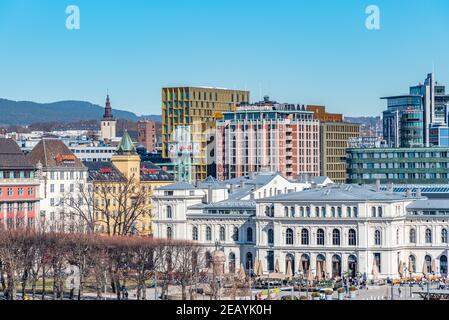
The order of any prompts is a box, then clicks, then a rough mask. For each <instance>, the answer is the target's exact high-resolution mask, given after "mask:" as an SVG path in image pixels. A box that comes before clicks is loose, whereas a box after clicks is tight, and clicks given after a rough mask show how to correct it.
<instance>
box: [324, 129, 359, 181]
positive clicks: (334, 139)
mask: <svg viewBox="0 0 449 320" xmlns="http://www.w3.org/2000/svg"><path fill="white" fill-rule="evenodd" d="M355 137H360V124H356V123H348V122H321V123H320V143H321V146H320V156H321V161H320V162H321V170H320V171H321V175H323V176H328V177H329V178H330V179H331V180H332V181H334V182H335V183H346V178H347V173H346V171H347V170H346V156H347V150H348V140H349V139H351V138H355Z"/></svg>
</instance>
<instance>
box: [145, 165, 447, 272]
mask: <svg viewBox="0 0 449 320" xmlns="http://www.w3.org/2000/svg"><path fill="white" fill-rule="evenodd" d="M154 201H155V203H156V206H157V215H156V217H155V219H154V225H155V227H154V231H155V236H156V237H162V238H165V237H171V238H175V239H183V240H193V241H198V242H199V243H200V244H201V245H203V246H204V250H205V252H206V256H207V257H210V253H211V252H212V251H213V250H215V248H216V246H217V245H219V247H220V248H222V249H223V250H224V253H225V255H226V257H227V261H226V264H225V267H226V271H228V272H232V271H235V270H236V269H238V268H239V265H240V264H243V265H244V266H245V268H246V269H247V270H248V269H252V268H253V266H254V262H255V261H256V260H258V261H260V262H261V263H262V266H263V271H264V272H265V273H269V272H274V271H279V272H282V273H284V272H286V271H287V266H288V265H291V267H292V271H293V272H294V273H295V274H299V273H301V272H302V273H303V274H304V273H305V272H307V271H308V270H309V269H310V270H311V272H312V273H313V274H314V275H316V274H317V272H321V274H322V276H325V275H326V276H328V277H334V276H340V275H342V274H349V275H350V276H355V275H356V274H359V275H361V274H362V275H363V274H365V275H366V276H367V278H373V277H374V276H377V277H378V278H387V277H390V278H397V277H399V268H400V267H399V266H400V265H401V262H402V266H403V271H404V272H406V274H407V275H409V274H410V271H412V274H413V275H418V274H419V275H422V274H423V272H427V273H432V272H434V273H437V274H442V275H444V276H446V275H447V270H448V269H447V256H448V249H449V245H448V230H449V200H441V199H427V198H425V197H422V196H421V195H420V194H419V192H418V193H417V194H412V193H411V192H410V193H407V194H399V193H393V191H381V190H380V189H378V188H376V187H373V186H359V185H338V186H337V185H328V186H315V185H314V186H311V185H305V184H300V183H294V182H290V181H288V180H286V179H285V178H283V177H282V176H280V175H279V174H267V173H262V174H260V175H257V176H254V177H252V178H249V177H246V178H240V179H234V180H228V181H225V182H218V181H216V180H213V179H208V180H206V181H205V182H203V183H202V184H200V185H199V186H198V187H196V188H195V187H193V186H192V185H188V184H183V183H182V184H180V183H178V184H174V185H171V186H166V187H163V188H160V189H159V190H158V191H157V194H156V195H155V199H154ZM288 261H290V264H289V263H288ZM278 267H279V270H275V269H277V268H278ZM424 269H426V270H424Z"/></svg>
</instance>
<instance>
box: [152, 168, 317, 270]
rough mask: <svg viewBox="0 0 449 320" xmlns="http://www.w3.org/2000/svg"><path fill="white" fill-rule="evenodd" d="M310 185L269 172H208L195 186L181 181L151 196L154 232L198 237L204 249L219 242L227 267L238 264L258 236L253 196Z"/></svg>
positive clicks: (174, 236)
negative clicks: (219, 175) (224, 175)
mask: <svg viewBox="0 0 449 320" xmlns="http://www.w3.org/2000/svg"><path fill="white" fill-rule="evenodd" d="M310 186H311V184H310V183H306V182H304V183H303V182H291V181H289V180H287V179H286V178H284V177H283V176H281V175H280V174H277V173H270V172H261V173H259V174H257V175H252V176H246V177H240V178H235V179H231V180H226V181H218V180H216V179H214V178H212V177H209V178H207V179H206V180H204V181H203V182H202V183H200V184H199V185H198V186H197V187H194V186H193V185H191V184H188V183H185V182H179V183H175V184H170V185H167V186H164V187H161V188H159V189H157V190H156V191H155V194H154V196H153V203H154V209H155V218H154V220H153V231H154V235H155V236H156V237H160V238H175V239H183V240H194V241H199V242H200V243H201V244H202V245H203V246H204V247H205V250H206V251H207V252H209V253H211V252H213V251H214V250H215V246H216V242H219V245H220V246H221V247H223V248H224V251H225V254H226V256H227V257H230V258H229V259H230V260H229V261H228V262H229V263H228V265H227V269H226V270H233V269H234V267H235V266H236V265H237V266H239V264H240V263H244V261H245V260H244V257H245V255H246V253H247V252H253V249H254V244H255V241H256V236H259V234H258V233H257V232H256V224H255V220H254V217H255V215H256V208H257V205H256V200H257V199H261V198H266V197H270V196H275V195H276V194H286V193H288V192H295V191H301V190H303V189H304V188H308V187H310ZM248 230H250V231H248Z"/></svg>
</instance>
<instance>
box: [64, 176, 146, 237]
mask: <svg viewBox="0 0 449 320" xmlns="http://www.w3.org/2000/svg"><path fill="white" fill-rule="evenodd" d="M76 189H77V193H76V194H77V195H78V198H77V199H74V198H73V194H71V193H67V194H66V195H65V197H64V198H65V203H66V207H67V209H68V210H69V211H70V212H72V213H74V214H75V215H76V216H77V219H78V221H80V222H81V223H82V225H83V226H84V227H85V228H86V230H87V231H88V232H92V233H93V232H95V231H96V230H97V229H99V232H100V233H102V234H106V235H108V236H129V235H138V234H139V230H138V228H137V225H138V222H140V221H143V220H147V219H149V218H150V217H151V216H150V212H151V211H150V209H151V206H150V204H149V201H148V194H147V193H146V191H145V189H144V188H143V187H142V186H141V185H140V184H139V183H137V181H136V179H135V178H130V179H125V178H124V177H122V179H121V180H120V181H93V183H89V184H88V187H87V188H86V187H85V186H82V184H79V185H77V186H76Z"/></svg>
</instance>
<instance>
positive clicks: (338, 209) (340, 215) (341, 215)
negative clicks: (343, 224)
mask: <svg viewBox="0 0 449 320" xmlns="http://www.w3.org/2000/svg"><path fill="white" fill-rule="evenodd" d="M337 212H338V217H339V218H342V217H343V213H342V209H341V207H338V208H337Z"/></svg>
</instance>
